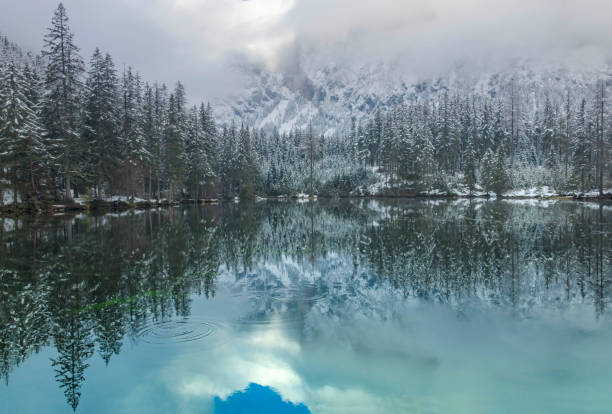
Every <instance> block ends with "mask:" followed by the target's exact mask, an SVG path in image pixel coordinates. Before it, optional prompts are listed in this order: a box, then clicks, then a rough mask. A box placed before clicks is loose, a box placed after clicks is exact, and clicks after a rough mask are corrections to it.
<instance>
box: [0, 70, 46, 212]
mask: <svg viewBox="0 0 612 414" xmlns="http://www.w3.org/2000/svg"><path fill="white" fill-rule="evenodd" d="M1 80H2V82H1V83H0V86H1V88H2V91H1V92H0V96H2V102H0V104H1V106H0V120H2V122H1V124H0V148H1V152H0V161H2V165H3V166H4V168H7V169H8V171H9V174H10V177H11V180H12V185H13V202H15V203H16V202H17V198H18V196H17V195H18V192H21V191H25V190H26V189H27V190H28V191H27V194H28V196H27V197H25V198H27V199H30V200H32V199H34V198H35V195H36V193H37V182H38V181H39V179H40V177H41V176H42V175H43V174H44V173H45V172H46V170H47V168H48V165H49V154H48V153H47V149H46V147H45V145H44V142H43V129H42V126H41V123H40V120H39V118H38V115H37V114H36V112H35V110H36V107H35V106H34V104H33V103H32V102H31V101H30V100H29V98H28V91H29V88H28V85H27V83H26V78H25V77H24V73H22V72H21V70H20V68H19V67H18V66H17V65H15V64H14V63H10V64H9V65H8V66H7V68H6V69H5V70H4V71H3V74H2V77H1Z"/></svg>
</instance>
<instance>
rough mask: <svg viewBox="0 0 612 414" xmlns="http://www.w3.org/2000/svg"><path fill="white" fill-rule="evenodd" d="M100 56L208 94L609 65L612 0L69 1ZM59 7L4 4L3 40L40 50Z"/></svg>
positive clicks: (86, 44) (83, 35) (88, 49)
mask: <svg viewBox="0 0 612 414" xmlns="http://www.w3.org/2000/svg"><path fill="white" fill-rule="evenodd" d="M64 5H65V6H66V8H67V10H68V15H69V17H70V20H71V26H72V29H73V31H74V32H75V40H76V42H77V43H78V45H79V46H80V47H81V50H82V54H83V56H84V58H85V59H86V60H88V58H89V56H90V55H91V53H92V51H93V49H94V48H95V47H96V46H99V47H100V48H101V49H102V50H104V51H108V52H110V53H111V54H112V55H113V57H114V58H115V63H116V64H117V66H118V67H122V66H123V64H125V65H131V66H133V67H134V68H135V69H137V70H139V71H140V72H142V73H143V76H144V78H145V79H158V80H160V81H164V82H168V83H173V82H174V81H175V80H176V79H181V80H182V81H183V82H184V83H185V85H186V87H187V90H188V91H189V92H190V95H191V96H192V97H193V98H197V99H202V98H203V99H206V98H209V97H211V96H215V95H223V94H226V93H229V92H233V91H234V90H236V88H237V87H239V83H237V82H236V79H237V78H236V71H235V70H234V69H232V68H233V66H232V65H233V64H235V62H237V61H240V60H243V59H244V58H248V60H249V61H251V62H259V63H261V64H265V65H267V66H268V67H269V68H282V67H283V64H284V63H285V61H286V60H287V59H288V57H293V56H295V53H291V52H292V51H294V50H296V48H299V50H300V51H301V54H302V55H307V56H313V57H314V58H315V59H318V60H320V61H327V60H329V59H333V60H334V61H341V62H345V63H347V64H352V65H355V64H359V63H360V62H364V61H371V60H376V59H380V58H384V59H393V60H395V61H396V62H399V63H400V64H402V65H403V66H402V67H403V68H405V70H407V71H411V72H413V73H414V74H415V75H416V76H426V74H427V73H429V72H431V73H433V72H439V71H443V70H444V69H446V68H448V67H449V66H450V65H453V64H455V63H457V62H468V63H478V64H488V65H490V64H493V65H503V64H504V62H506V61H507V60H508V59H510V58H514V57H517V56H520V57H525V58H536V59H539V60H544V61H552V62H556V61H563V62H569V63H573V64H576V63H578V64H580V63H582V62H589V64H598V63H601V62H602V61H604V60H606V59H608V58H609V56H610V54H612V25H611V24H610V16H611V15H612V2H610V1H609V0H461V1H457V0H427V1H426V0H420V1H418V0H376V1H355V0H248V1H242V0H106V1H104V2H101V1H97V0H65V1H64ZM56 6H57V2H56V1H55V0H27V1H23V0H2V1H1V2H0V33H3V34H6V35H7V36H9V38H10V39H12V40H14V41H16V42H18V43H19V44H20V45H22V46H23V47H25V48H27V49H29V50H33V51H38V50H40V48H41V47H42V37H43V35H44V32H45V28H46V27H47V26H48V25H49V22H50V19H51V15H52V13H53V10H54V9H55V7H56Z"/></svg>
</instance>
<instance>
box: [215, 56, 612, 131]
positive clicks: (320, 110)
mask: <svg viewBox="0 0 612 414" xmlns="http://www.w3.org/2000/svg"><path fill="white" fill-rule="evenodd" d="M296 61H297V63H294V64H292V65H290V68H289V69H286V68H285V69H284V70H282V71H278V72H272V71H268V70H266V69H264V68H262V67H259V66H255V65H248V64H245V65H242V66H241V69H240V70H241V72H242V73H243V74H244V76H245V78H246V88H245V90H244V92H242V93H240V94H238V95H237V96H234V97H232V98H229V99H226V100H224V101H221V102H219V103H218V104H217V105H216V114H217V115H218V116H219V118H220V120H221V121H224V122H226V121H230V120H232V119H237V120H239V121H244V122H246V123H247V124H249V125H254V126H256V127H259V128H264V129H268V130H269V129H271V128H273V127H278V128H279V129H280V130H281V131H288V130H290V129H291V128H293V127H300V128H303V127H305V126H306V125H307V124H308V122H309V121H311V120H312V122H313V125H314V126H315V127H316V129H317V130H319V131H320V132H325V133H326V134H327V135H330V134H333V133H338V132H343V131H347V130H348V128H349V127H350V121H351V118H353V117H354V118H355V119H356V120H357V121H360V120H362V119H364V118H368V117H370V116H372V115H373V114H374V113H375V112H376V111H378V110H381V111H385V110H387V109H389V108H390V107H391V106H393V105H396V104H398V103H402V102H409V101H410V100H412V99H421V98H425V99H426V98H428V97H430V96H432V95H436V94H438V93H440V92H441V91H444V90H450V91H452V92H455V91H457V92H460V93H462V94H466V95H469V94H471V93H479V94H486V95H489V96H507V94H508V89H509V87H510V80H511V79H512V77H516V80H517V84H518V85H519V87H520V93H521V95H522V101H523V105H522V106H523V108H524V110H525V111H526V112H527V113H531V112H533V110H534V109H535V107H537V106H540V105H541V104H543V100H544V96H545V95H546V94H549V95H550V96H551V97H552V98H553V99H556V100H561V99H562V97H563V96H564V95H565V94H566V93H567V90H568V89H570V90H572V91H574V96H582V95H583V93H584V90H585V89H586V88H589V87H591V86H592V85H593V84H594V82H595V81H596V80H597V79H598V78H599V77H601V76H609V75H610V74H611V73H612V66H610V65H607V66H606V65H604V66H602V67H586V66H582V67H581V68H579V69H577V68H570V67H565V66H554V67H553V66H548V67H546V66H541V65H535V64H533V65H532V64H526V63H521V64H515V65H511V66H509V67H507V68H505V69H504V70H502V71H492V70H469V69H467V68H465V67H457V68H455V69H454V70H452V71H449V72H448V73H447V74H446V75H445V76H442V77H435V78H431V79H415V78H413V77H411V76H410V75H409V69H408V70H406V68H402V67H399V66H398V65H394V64H391V63H386V62H378V63H371V64H363V65H353V66H351V65H348V64H344V65H339V64H335V63H333V62H328V61H326V62H324V63H321V62H318V61H317V60H316V59H315V58H312V57H310V56H309V57H305V56H302V57H300V58H296Z"/></svg>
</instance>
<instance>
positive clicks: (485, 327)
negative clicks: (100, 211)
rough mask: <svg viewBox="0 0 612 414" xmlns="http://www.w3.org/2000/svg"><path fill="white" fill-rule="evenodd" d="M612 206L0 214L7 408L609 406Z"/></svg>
mask: <svg viewBox="0 0 612 414" xmlns="http://www.w3.org/2000/svg"><path fill="white" fill-rule="evenodd" d="M611 233H612V208H611V207H610V206H605V205H598V204H580V203H574V202H535V201H522V202H509V201H508V202H493V201H491V202H489V201H472V202H470V201H467V200H459V201H393V202H381V201H366V200H363V201H359V200H357V201H355V200H353V201H337V202H331V201H327V202H324V201H319V202H315V203H303V204H300V203H294V202H260V203H251V204H247V203H240V204H239V203H236V204H224V205H218V206H202V207H193V208H185V209H183V208H175V209H172V210H160V211H149V212H142V213H139V214H135V213H128V214H124V215H104V216H99V217H94V216H77V217H54V218H53V219H45V220H43V219H38V220H36V221H33V222H24V221H19V222H15V221H14V220H11V219H0V377H1V378H2V379H3V382H4V384H0V412H1V413H69V412H72V411H73V410H75V411H77V412H80V413H147V414H150V413H213V412H214V413H237V412H248V413H466V414H467V413H469V414H474V413H554V414H559V413H610V412H612V393H611V392H610V390H612V318H611V317H610V314H611V310H610V309H609V308H610V306H611V303H610V302H611V301H610V297H611V295H612V237H611Z"/></svg>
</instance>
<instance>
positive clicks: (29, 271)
mask: <svg viewBox="0 0 612 414" xmlns="http://www.w3.org/2000/svg"><path fill="white" fill-rule="evenodd" d="M360 204H362V205H364V206H365V207H366V208H362V207H361V206H360ZM62 220H63V219H54V220H51V221H49V222H42V223H40V222H39V223H37V222H32V223H19V225H18V226H17V228H16V229H15V230H10V231H6V230H4V228H5V227H8V226H5V223H1V224H2V225H1V226H0V254H1V257H2V260H1V262H0V268H1V270H0V299H1V300H0V374H1V375H2V376H3V377H4V379H5V381H6V382H7V383H8V377H9V372H10V370H11V369H12V368H14V367H15V366H17V365H19V364H20V363H21V362H22V361H24V360H25V359H26V358H28V356H29V355H31V354H32V353H33V352H34V353H35V352H38V351H39V350H40V349H41V348H42V347H44V346H47V345H54V346H55V347H56V348H57V357H56V358H54V359H53V360H52V364H53V366H54V369H55V372H56V379H57V381H58V383H59V384H60V386H61V387H62V388H63V391H64V393H65V396H66V399H67V401H68V403H69V404H70V405H71V406H72V407H73V409H76V407H77V405H78V402H79V398H80V389H81V386H82V384H83V381H84V380H85V370H86V368H87V367H88V365H89V364H88V362H87V361H88V360H89V358H91V356H92V355H93V353H94V349H95V350H96V352H97V353H98V354H99V356H100V357H101V358H102V359H103V360H104V361H105V363H106V364H109V363H110V360H111V358H112V356H113V355H115V354H118V353H119V352H120V351H121V346H122V344H123V342H124V340H125V337H126V335H127V336H129V337H132V338H134V339H136V338H137V337H138V332H139V330H140V329H142V327H143V326H146V325H147V324H148V323H150V322H151V321H160V320H163V319H166V318H170V317H173V316H187V315H189V312H190V297H191V295H192V294H194V293H195V294H198V295H206V296H207V297H208V296H210V295H214V294H215V279H216V276H217V273H218V271H219V268H220V266H223V267H224V268H226V269H229V270H230V271H231V272H232V273H233V274H234V275H236V277H237V278H240V277H242V275H244V274H245V272H246V271H247V270H248V269H252V268H254V267H256V266H258V265H259V264H261V263H264V262H268V263H277V262H281V261H282V260H283V259H284V258H286V257H289V258H291V260H292V261H294V262H296V263H298V264H299V265H300V266H302V267H303V268H304V269H306V270H307V271H309V270H308V269H312V267H313V266H314V267H317V266H319V267H321V266H324V264H325V263H326V261H325V260H322V259H324V258H325V257H326V256H328V255H329V254H330V253H335V254H339V255H342V256H343V257H346V258H350V259H351V260H352V262H353V264H352V266H353V267H354V268H357V267H361V268H363V269H368V272H367V273H368V276H367V277H370V278H371V275H373V274H374V275H378V280H379V281H380V280H382V281H387V280H388V281H389V282H391V284H392V286H394V287H395V288H396V289H401V290H402V291H403V292H404V293H405V294H407V295H415V296H419V297H422V298H429V299H433V300H438V301H445V302H454V301H461V300H462V299H468V300H469V299H470V298H473V297H478V298H480V299H485V300H487V301H488V302H490V303H492V304H493V305H495V304H499V305H501V306H507V305H509V306H512V307H515V308H521V307H528V306H530V304H532V303H541V304H544V305H548V306H565V305H568V304H572V303H576V302H591V303H593V304H594V306H595V310H596V313H597V314H598V315H602V314H603V313H604V312H605V308H606V305H607V302H608V300H609V299H608V297H609V293H610V289H611V278H610V264H611V261H612V260H611V259H612V258H611V254H612V253H611V252H612V245H611V243H612V241H611V238H610V235H609V229H610V228H612V226H611V225H610V224H611V223H610V221H611V215H610V214H609V213H606V212H605V211H604V210H603V207H600V208H589V207H587V206H585V205H581V204H569V203H559V204H554V205H552V206H550V207H548V208H538V207H530V206H522V205H515V204H512V203H468V202H465V203H463V204H460V205H454V204H452V203H447V202H442V203H436V202H401V201H397V202H391V203H386V204H382V203H377V202H371V203H368V202H364V201H359V202H357V203H353V202H346V201H345V202H341V201H338V202H318V203H309V204H304V205H300V204H295V203H271V202H266V203H259V204H226V205H223V206H212V207H203V208H189V209H186V210H182V209H170V210H163V211H150V212H145V213H142V214H138V215H128V216H125V217H112V216H103V217H86V218H81V219H76V220H64V221H62ZM319 270H320V269H319ZM322 273H323V272H322ZM351 274H353V276H356V273H351ZM347 283H349V284H350V283H351V282H350V281H347ZM307 307H308V305H307V304H300V309H299V310H298V311H299V312H301V313H303V312H307Z"/></svg>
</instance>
